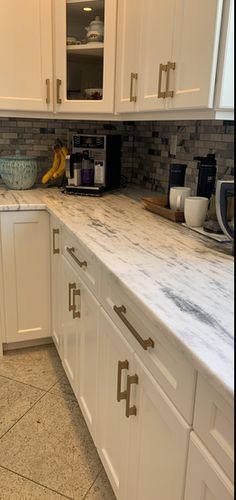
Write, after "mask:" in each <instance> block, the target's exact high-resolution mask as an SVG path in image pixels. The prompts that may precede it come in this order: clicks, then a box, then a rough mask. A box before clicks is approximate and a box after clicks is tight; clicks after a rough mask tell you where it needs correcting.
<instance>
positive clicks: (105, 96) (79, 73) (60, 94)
mask: <svg viewBox="0 0 236 500" xmlns="http://www.w3.org/2000/svg"><path fill="white" fill-rule="evenodd" d="M53 6H54V9H53V10H54V36H55V38H54V49H55V50H54V62H55V87H54V90H55V97H56V100H55V109H56V112H57V113H61V112H62V113H65V112H69V113H78V112H80V113H81V112H86V113H99V112H101V113H112V112H113V107H114V84H115V43H116V0H90V1H89V6H87V3H86V2H84V1H82V0H54V4H53ZM84 7H85V8H86V7H87V8H88V7H89V8H90V9H91V12H86V11H84V10H83V9H84ZM96 17H99V20H100V21H103V22H104V39H103V41H97V42H96V41H92V42H91V41H89V42H88V39H87V38H86V34H87V30H86V27H88V26H89V25H90V23H91V22H93V21H94V19H95V18H96ZM90 31H91V30H90ZM68 37H74V38H75V39H76V40H77V41H78V43H75V44H74V45H67V38H68ZM87 42H88V43H87Z"/></svg>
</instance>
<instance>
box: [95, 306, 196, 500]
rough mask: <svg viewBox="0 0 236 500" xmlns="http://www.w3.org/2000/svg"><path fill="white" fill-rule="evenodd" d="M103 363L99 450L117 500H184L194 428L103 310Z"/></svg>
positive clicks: (101, 354)
mask: <svg viewBox="0 0 236 500" xmlns="http://www.w3.org/2000/svg"><path fill="white" fill-rule="evenodd" d="M99 358H100V359H99V375H100V380H99V426H98V428H99V433H98V435H99V439H98V449H99V453H100V457H101V460H102V462H103V465H104V467H105V469H106V472H107V474H108V477H109V479H110V481H111V484H112V486H113V489H114V492H115V494H116V496H117V498H118V499H122V500H128V499H132V500H133V499H134V500H143V499H144V498H145V499H146V500H159V499H160V500H182V499H183V495H184V482H185V472H186V466H187V451H188V443H189V434H190V427H189V425H188V424H187V423H186V422H185V420H184V419H183V417H182V416H181V415H180V414H179V412H178V411H177V410H176V408H175V407H174V405H173V404H172V403H171V401H170V400H169V398H168V397H167V396H166V395H165V393H164V392H163V390H162V389H161V387H160V386H159V385H158V383H157V382H156V381H155V379H154V378H153V377H152V375H151V374H150V373H149V371H148V370H147V369H146V368H145V366H144V365H143V363H142V362H141V360H140V359H139V358H138V356H137V355H136V354H134V352H133V351H132V349H131V347H130V346H129V344H128V343H127V342H126V341H125V339H124V337H123V335H122V334H121V333H120V332H119V330H118V329H117V327H116V326H115V325H114V323H113V322H112V321H111V319H110V318H109V317H108V316H107V314H106V313H105V312H104V311H103V310H101V313H100V357H99ZM170 479H171V480H170Z"/></svg>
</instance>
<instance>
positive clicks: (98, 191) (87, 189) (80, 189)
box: [63, 186, 107, 196]
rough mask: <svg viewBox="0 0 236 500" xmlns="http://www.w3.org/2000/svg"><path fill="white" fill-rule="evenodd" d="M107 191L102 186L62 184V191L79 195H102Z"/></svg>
mask: <svg viewBox="0 0 236 500" xmlns="http://www.w3.org/2000/svg"><path fill="white" fill-rule="evenodd" d="M105 191H107V190H106V188H104V186H64V188H63V192H64V193H68V194H78V195H80V196H102V194H103V193H104V192H105Z"/></svg>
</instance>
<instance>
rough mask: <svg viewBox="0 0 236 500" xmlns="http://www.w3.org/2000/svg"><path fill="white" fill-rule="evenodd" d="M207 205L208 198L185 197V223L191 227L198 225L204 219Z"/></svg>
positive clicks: (200, 224) (201, 223)
mask: <svg viewBox="0 0 236 500" xmlns="http://www.w3.org/2000/svg"><path fill="white" fill-rule="evenodd" d="M208 205H209V200H208V198H204V197H202V196H190V197H189V198H185V202H184V218H185V222H186V224H188V226H192V227H200V226H202V225H203V222H204V220H205V219H206V214H207V209H208Z"/></svg>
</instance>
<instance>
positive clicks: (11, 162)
mask: <svg viewBox="0 0 236 500" xmlns="http://www.w3.org/2000/svg"><path fill="white" fill-rule="evenodd" d="M0 175H1V177H2V180H3V182H5V184H6V186H7V187H8V188H10V189H30V188H31V187H32V186H33V185H34V183H35V181H36V177H37V161H36V158H30V157H27V156H15V157H3V156H2V157H0Z"/></svg>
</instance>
